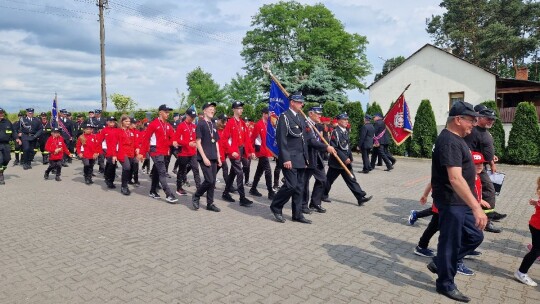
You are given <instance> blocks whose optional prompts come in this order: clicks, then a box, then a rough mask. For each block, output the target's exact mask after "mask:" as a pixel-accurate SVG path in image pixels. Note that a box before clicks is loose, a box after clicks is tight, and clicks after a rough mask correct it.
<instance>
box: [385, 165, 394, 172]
mask: <svg viewBox="0 0 540 304" xmlns="http://www.w3.org/2000/svg"><path fill="white" fill-rule="evenodd" d="M393 169H394V167H393V166H390V167H388V168H386V169H384V171H388V172H390V171H392V170H393Z"/></svg>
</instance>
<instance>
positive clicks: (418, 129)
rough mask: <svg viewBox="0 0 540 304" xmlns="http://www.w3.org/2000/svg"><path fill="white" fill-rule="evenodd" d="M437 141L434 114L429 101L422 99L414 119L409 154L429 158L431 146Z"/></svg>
mask: <svg viewBox="0 0 540 304" xmlns="http://www.w3.org/2000/svg"><path fill="white" fill-rule="evenodd" d="M436 139H437V124H436V122H435V114H434V113H433V109H432V108H431V103H430V102H429V100H427V99H424V100H422V102H421V103H420V106H419V107H418V111H416V116H415V117H414V126H413V134H412V139H411V146H410V154H411V156H415V157H427V158H431V154H432V151H433V144H434V143H435V140H436Z"/></svg>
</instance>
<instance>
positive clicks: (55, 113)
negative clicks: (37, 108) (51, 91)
mask: <svg viewBox="0 0 540 304" xmlns="http://www.w3.org/2000/svg"><path fill="white" fill-rule="evenodd" d="M51 116H52V117H51V125H53V127H57V126H58V124H57V123H58V105H57V103H56V95H55V96H54V100H53V102H52V109H51Z"/></svg>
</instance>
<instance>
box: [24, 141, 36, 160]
mask: <svg viewBox="0 0 540 304" xmlns="http://www.w3.org/2000/svg"><path fill="white" fill-rule="evenodd" d="M21 146H22V152H23V155H22V159H21V163H23V164H28V165H30V162H31V161H32V158H34V149H35V148H36V140H35V139H34V140H28V139H23V140H22V145H21Z"/></svg>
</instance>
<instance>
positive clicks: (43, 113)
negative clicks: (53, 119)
mask: <svg viewBox="0 0 540 304" xmlns="http://www.w3.org/2000/svg"><path fill="white" fill-rule="evenodd" d="M39 116H41V117H47V113H45V112H41V114H39Z"/></svg>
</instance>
